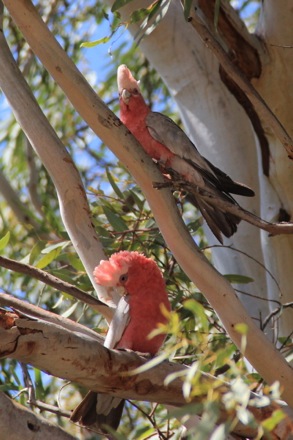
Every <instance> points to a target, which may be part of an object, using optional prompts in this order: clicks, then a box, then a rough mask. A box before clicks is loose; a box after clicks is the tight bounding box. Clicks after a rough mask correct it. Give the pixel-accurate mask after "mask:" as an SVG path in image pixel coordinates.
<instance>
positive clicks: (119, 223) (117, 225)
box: [103, 206, 128, 232]
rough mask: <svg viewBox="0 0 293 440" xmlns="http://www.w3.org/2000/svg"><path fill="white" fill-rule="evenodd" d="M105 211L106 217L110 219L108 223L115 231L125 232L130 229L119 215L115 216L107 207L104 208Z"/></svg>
mask: <svg viewBox="0 0 293 440" xmlns="http://www.w3.org/2000/svg"><path fill="white" fill-rule="evenodd" d="M103 210H104V213H105V216H106V217H107V219H108V222H109V223H110V225H111V226H112V227H113V229H114V231H117V232H123V231H125V230H127V229H128V227H127V225H126V223H125V222H124V220H123V219H122V218H121V217H119V216H118V215H117V214H115V212H114V211H112V210H111V209H110V208H108V207H107V206H103Z"/></svg>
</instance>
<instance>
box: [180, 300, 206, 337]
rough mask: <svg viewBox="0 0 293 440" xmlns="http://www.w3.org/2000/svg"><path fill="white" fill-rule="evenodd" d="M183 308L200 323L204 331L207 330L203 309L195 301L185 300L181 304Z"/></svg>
mask: <svg viewBox="0 0 293 440" xmlns="http://www.w3.org/2000/svg"><path fill="white" fill-rule="evenodd" d="M183 307H184V308H185V309H187V310H190V311H191V312H192V313H193V314H194V315H195V316H197V318H198V319H199V321H200V324H201V325H202V327H203V329H204V331H208V330H209V320H208V318H207V315H206V313H205V308H204V307H203V306H202V305H201V304H200V303H199V302H198V301H196V300H195V299H187V300H186V301H184V303H183Z"/></svg>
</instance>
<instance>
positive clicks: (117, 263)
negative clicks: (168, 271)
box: [94, 251, 164, 295]
mask: <svg viewBox="0 0 293 440" xmlns="http://www.w3.org/2000/svg"><path fill="white" fill-rule="evenodd" d="M94 277H95V281H96V282H97V284H100V285H102V286H105V287H108V288H111V287H112V288H117V287H118V288H119V287H123V289H121V290H122V292H120V293H121V294H125V293H127V294H130V295H132V294H136V292H138V291H139V290H140V289H141V287H142V286H145V285H147V284H148V285H151V284H154V283H158V282H159V283H162V285H164V280H163V276H162V273H161V271H160V269H159V268H158V266H157V264H156V263H155V261H154V260H152V259H151V258H146V257H145V256H144V255H143V254H141V253H139V252H129V251H121V252H117V253H115V254H113V255H112V256H111V257H110V259H109V260H102V261H101V262H100V264H99V266H97V267H96V268H95V270H94ZM118 290H119V291H120V289H118Z"/></svg>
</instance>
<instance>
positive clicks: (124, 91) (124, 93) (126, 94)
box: [121, 89, 131, 105]
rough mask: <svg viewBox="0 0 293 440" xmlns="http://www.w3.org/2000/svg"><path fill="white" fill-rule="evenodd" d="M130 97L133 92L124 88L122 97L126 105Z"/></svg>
mask: <svg viewBox="0 0 293 440" xmlns="http://www.w3.org/2000/svg"><path fill="white" fill-rule="evenodd" d="M130 97H131V93H130V92H129V91H128V90H127V89H123V90H122V92H121V98H122V100H123V102H124V103H125V104H126V105H128V103H129V99H130Z"/></svg>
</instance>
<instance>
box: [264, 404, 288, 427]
mask: <svg viewBox="0 0 293 440" xmlns="http://www.w3.org/2000/svg"><path fill="white" fill-rule="evenodd" d="M285 417H286V416H285V414H284V413H283V411H282V410H281V409H276V411H274V412H273V414H272V415H271V417H269V418H268V419H266V420H264V421H263V422H262V426H263V427H264V428H265V429H267V430H268V431H272V430H273V429H274V428H275V427H276V426H277V425H278V424H279V423H280V422H281V421H282V420H283V419H284V418H285Z"/></svg>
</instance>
